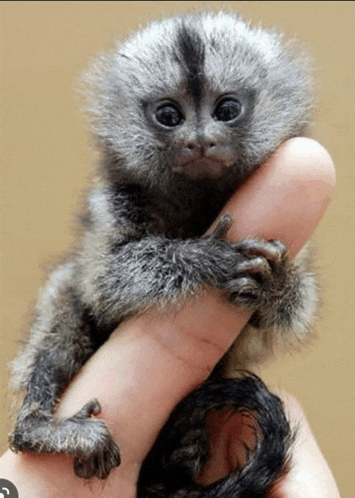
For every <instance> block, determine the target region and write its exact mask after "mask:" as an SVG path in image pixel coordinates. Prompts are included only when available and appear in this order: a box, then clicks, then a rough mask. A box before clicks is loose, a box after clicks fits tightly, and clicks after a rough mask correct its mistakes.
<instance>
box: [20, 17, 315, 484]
mask: <svg viewBox="0 0 355 498" xmlns="http://www.w3.org/2000/svg"><path fill="white" fill-rule="evenodd" d="M83 82H84V86H85V94H86V97H87V106H86V109H87V113H88V116H89V123H90V128H91V130H92V132H93V133H94V135H95V137H96V140H97V143H98V146H99V148H100V152H101V161H100V168H99V173H100V179H99V180H98V181H97V183H96V184H95V186H94V188H93V189H92V191H91V193H90V195H89V199H88V207H87V212H86V213H85V214H84V216H83V220H82V223H83V238H82V243H81V246H80V249H79V250H78V252H77V254H76V256H75V257H74V258H73V259H72V260H71V261H70V262H68V263H66V264H63V265H62V266H60V267H59V268H58V269H56V270H55V271H54V272H53V273H52V274H51V276H50V279H49V283H48V285H47V287H46V288H45V289H44V290H43V291H42V297H41V299H40V301H39V305H38V310H37V318H36V320H35V321H34V324H33V326H32V329H31V334H30V337H29V340H28V342H27V345H26V347H25V348H24V350H23V352H22V353H21V354H20V355H19V357H18V358H17V359H16V360H15V361H14V363H13V370H14V377H13V378H14V384H15V385H16V386H17V387H19V388H23V389H24V390H25V395H24V401H23V406H22V408H21V410H20V412H19V415H18V419H17V422H16V426H15V429H14V432H13V434H12V435H11V438H10V442H11V447H12V448H13V449H14V450H15V451H19V450H20V451H35V452H39V451H48V452H66V453H69V454H73V455H74V456H75V471H76V473H77V475H79V476H81V477H86V478H89V477H93V476H96V477H100V478H106V477H107V475H108V474H109V472H110V470H111V468H112V467H113V466H114V465H117V464H118V463H119V452H118V448H117V445H116V443H115V442H114V441H113V439H112V436H111V434H110V432H109V430H108V428H107V427H106V426H105V424H104V423H103V422H102V421H98V420H94V419H91V418H90V414H91V413H94V412H95V413H96V412H97V411H98V409H99V408H98V407H97V404H96V403H97V402H93V404H92V405H90V406H89V407H86V408H84V409H83V410H82V411H81V412H80V413H79V414H77V415H76V416H75V417H72V419H69V420H65V421H61V422H58V421H57V420H56V419H55V417H54V411H55V406H56V403H57V401H58V399H59V397H60V394H61V392H62V390H63V388H64V387H65V386H66V385H67V384H68V383H69V382H70V380H71V378H72V377H73V375H74V374H75V373H76V372H77V371H78V370H79V369H80V368H81V366H82V365H83V364H84V363H85V361H86V360H87V359H88V358H89V357H90V356H91V355H92V354H93V352H94V351H95V350H96V349H97V348H98V347H99V346H100V345H101V344H102V343H103V342H104V341H105V340H106V339H107V337H108V336H109V334H110V333H111V332H112V331H113V330H114V328H115V327H116V326H117V324H118V323H119V322H120V321H121V320H122V319H123V318H125V317H127V316H128V315H135V314H137V313H141V312H143V311H145V310H147V309H148V308H149V307H151V306H152V305H153V304H157V305H159V306H164V305H165V304H166V303H170V302H177V301H178V300H180V299H182V298H184V297H186V296H191V295H194V294H198V293H200V292H201V290H202V289H203V288H205V287H208V286H212V287H215V288H217V289H220V290H221V291H222V292H224V293H225V295H226V296H227V297H229V299H230V300H232V301H233V302H235V303H237V304H241V305H243V306H245V307H246V308H249V309H251V310H253V311H254V312H255V313H254V315H253V320H252V323H253V324H254V326H255V327H257V328H259V329H261V330H268V335H270V331H271V335H273V336H279V335H280V334H281V335H282V336H283V337H287V336H292V335H293V334H295V333H296V334H297V337H298V338H302V336H304V335H306V334H307V331H308V327H309V323H310V320H311V317H312V313H313V309H314V304H315V285H314V282H313V279H312V276H311V275H310V273H309V272H308V268H307V261H306V260H304V261H302V262H296V263H290V262H288V261H287V254H286V253H287V251H286V248H285V247H284V246H283V245H282V244H281V243H280V242H277V241H275V242H264V241H261V240H256V239H255V240H254V239H250V240H243V241H240V242H237V243H235V244H230V243H228V242H226V240H225V238H224V235H225V233H226V231H227V230H228V227H229V225H230V219H229V218H228V217H225V218H223V219H222V220H221V221H220V223H219V225H218V227H217V229H216V230H215V232H214V233H213V234H212V235H210V236H208V237H206V236H204V235H203V234H204V233H205V231H206V230H207V229H208V227H209V226H210V225H211V223H212V222H213V221H214V219H215V218H216V217H217V216H218V213H219V212H220V211H221V209H222V207H223V206H224V204H225V203H226V201H227V200H228V198H229V197H230V196H231V194H232V193H233V192H234V191H235V190H236V189H237V188H238V187H239V186H240V185H241V184H242V183H243V182H244V181H245V179H246V178H247V177H248V175H249V174H250V173H252V172H253V171H254V170H255V169H256V168H257V167H258V166H259V165H260V164H262V162H263V161H265V159H266V158H267V157H268V156H269V155H270V154H271V153H272V152H273V151H275V149H276V148H277V147H278V146H279V145H280V144H281V143H282V142H284V141H285V140H286V139H288V138H290V137H294V136H299V135H302V134H304V133H305V132H306V127H307V125H308V123H309V120H310V113H311V107H312V100H311V97H310V94H309V85H310V76H309V69H308V64H307V60H305V59H304V58H299V57H298V56H296V55H295V54H294V53H293V51H292V50H288V49H286V48H285V46H283V44H282V38H281V36H280V35H278V34H276V33H271V32H265V31H263V30H261V29H259V28H258V29H252V28H250V27H249V26H248V25H247V24H246V23H244V22H243V21H241V20H240V19H239V18H237V17H235V16H233V15H231V14H224V13H219V14H200V15H191V16H186V17H177V18H172V19H167V20H164V21H161V22H155V23H152V24H151V25H150V26H148V28H146V29H145V30H143V31H142V32H140V33H138V34H136V35H134V36H133V37H132V38H130V39H129V40H128V41H126V42H125V43H123V44H121V45H117V47H116V48H115V49H114V50H112V51H111V52H110V53H108V54H105V55H102V56H101V57H99V59H98V60H97V61H96V62H95V63H94V64H93V66H92V68H91V69H90V70H89V71H88V72H87V73H86V74H85V75H84V77H83ZM226 95H227V96H233V98H234V100H235V99H237V101H238V104H235V105H238V106H240V109H241V112H240V114H239V115H238V116H237V117H236V118H235V119H234V120H229V121H228V122H226V121H225V120H221V119H220V118H217V117H216V116H217V114H216V113H217V108H218V106H219V105H220V103H221V102H223V98H224V96H226ZM167 102H170V103H172V104H173V105H174V106H176V108H177V109H178V110H179V112H180V115H181V116H183V119H184V120H183V121H181V122H180V123H179V125H177V126H174V127H167V126H164V125H162V124H161V123H159V121H158V120H157V119H158V118H157V113H156V111H157V109H159V108H160V106H161V105H162V103H167ZM220 115H221V114H219V116H220ZM223 119H225V118H223ZM260 335H263V334H262V333H261V334H260ZM249 356H253V354H252V351H251V354H250V355H249ZM95 410H96V411H95ZM73 427H78V432H77V433H76V430H74V429H73ZM80 431H82V433H81V432H80ZM80 434H81V435H80Z"/></svg>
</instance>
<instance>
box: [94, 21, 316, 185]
mask: <svg viewBox="0 0 355 498" xmlns="http://www.w3.org/2000/svg"><path fill="white" fill-rule="evenodd" d="M87 80H88V82H89V86H90V90H91V91H90V93H89V100H90V99H91V102H90V103H91V106H90V109H89V110H90V112H91V118H92V123H93V129H94V132H95V134H96V135H97V136H98V137H99V140H100V142H101V144H103V147H104V149H105V150H106V151H107V153H108V154H109V155H110V158H111V160H110V162H109V164H110V168H111V169H114V168H115V172H116V173H117V175H118V176H120V175H122V174H124V175H125V176H126V177H127V175H128V176H130V177H131V178H132V179H133V180H134V181H139V182H145V183H146V184H153V183H155V184H156V183H157V182H158V183H159V182H161V184H162V185H163V184H165V185H166V183H167V182H174V181H176V179H177V178H183V179H184V180H187V181H190V182H192V183H194V182H196V181H197V182H198V181H200V180H202V181H206V179H213V180H215V179H219V178H221V177H223V178H225V179H229V178H231V179H234V180H235V179H236V178H238V179H239V182H240V183H241V182H242V181H243V179H244V178H245V176H246V175H247V174H249V173H250V172H251V171H252V170H253V169H254V168H255V167H257V166H258V165H260V164H261V162H262V161H264V160H265V159H266V157H267V156H268V155H269V154H270V153H271V152H273V151H274V150H275V149H276V148H277V146H278V145H279V144H280V143H281V142H282V141H284V140H286V139H287V138H289V137H291V136H295V135H297V134H301V133H302V132H303V131H304V128H305V126H306V125H307V124H308V121H309V114H310V113H309V111H310V106H311V100H310V97H309V93H308V71H307V64H306V63H305V62H304V61H303V59H302V60H298V59H296V58H295V56H294V55H293V53H292V52H289V51H287V50H286V49H284V47H283V46H282V44H281V38H280V36H278V35H276V34H274V33H267V32H265V31H262V30H260V29H251V28H249V26H248V25H247V24H246V23H244V22H243V21H241V20H239V19H238V18H237V17H235V16H233V15H228V14H223V13H220V14H217V15H213V14H202V15H192V16H187V17H182V18H172V19H167V20H164V21H161V22H157V23H153V24H152V25H150V26H149V27H148V28H146V29H145V30H144V31H142V32H140V33H138V34H136V35H135V36H134V37H133V38H131V39H130V40H128V41H127V42H126V43H125V44H123V45H122V46H120V47H118V48H117V50H116V51H113V52H112V53H110V54H108V55H106V56H105V57H103V58H101V60H99V61H98V63H97V64H96V66H94V68H93V70H92V71H91V72H89V73H88V78H87ZM112 159H113V160H112Z"/></svg>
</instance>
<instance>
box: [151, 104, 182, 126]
mask: <svg viewBox="0 0 355 498" xmlns="http://www.w3.org/2000/svg"><path fill="white" fill-rule="evenodd" d="M155 119H156V120H157V121H158V123H160V124H162V125H163V126H167V127H168V128H174V127H175V126H179V124H181V123H182V122H183V121H184V116H183V115H182V114H181V112H180V110H179V109H178V108H177V107H176V106H174V105H173V104H164V105H162V106H160V107H159V108H158V109H157V110H156V112H155Z"/></svg>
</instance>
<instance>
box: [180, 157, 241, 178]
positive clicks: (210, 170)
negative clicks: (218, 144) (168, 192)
mask: <svg viewBox="0 0 355 498" xmlns="http://www.w3.org/2000/svg"><path fill="white" fill-rule="evenodd" d="M231 165H232V161H231V162H225V161H218V160H216V159H210V158H208V157H201V158H199V159H197V160H194V161H189V162H186V163H184V164H176V165H175V166H174V167H173V172H174V173H178V174H180V175H184V176H186V177H187V178H190V179H191V180H198V179H201V178H218V177H220V176H223V175H224V174H225V173H226V172H227V171H228V169H229V168H230V166H231Z"/></svg>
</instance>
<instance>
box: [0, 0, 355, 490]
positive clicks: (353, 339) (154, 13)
mask: <svg viewBox="0 0 355 498" xmlns="http://www.w3.org/2000/svg"><path fill="white" fill-rule="evenodd" d="M196 8H198V9H200V8H210V9H213V10H220V9H226V10H233V11H236V12H239V13H241V14H242V16H243V17H244V18H246V19H249V18H250V19H251V20H252V22H253V23H259V22H261V23H262V25H263V26H265V27H271V26H276V27H278V28H279V29H280V30H281V31H283V32H284V33H285V35H286V36H287V37H291V38H292V37H294V36H295V37H296V38H297V39H299V40H301V41H303V42H304V44H305V45H306V46H307V47H308V49H309V50H310V52H311V54H312V56H313V58H314V66H315V68H316V70H317V72H316V74H317V79H318V89H317V96H318V99H319V103H318V106H317V113H316V115H315V119H314V126H313V127H312V130H311V134H312V136H313V137H314V138H316V139H317V140H318V141H320V142H321V143H322V144H323V145H324V146H325V147H326V148H327V149H328V150H329V152H330V153H331V155H332V157H333V159H334V162H335V165H336V167H337V189H336V192H335V195H334V196H333V201H332V203H331V205H330V207H329V209H328V211H327V212H326V214H325V216H324V217H323V219H322V221H321V224H320V225H319V227H318V228H317V231H316V233H315V235H314V241H315V244H316V246H317V248H318V251H317V266H318V268H319V273H320V277H321V278H320V280H321V285H322V301H323V306H322V309H321V312H320V319H319V320H318V322H317V324H316V326H315V329H316V333H317V335H318V339H317V340H316V341H314V343H313V344H312V346H311V347H310V348H308V349H306V350H304V351H303V352H302V353H301V354H292V355H291V354H290V355H287V356H285V357H282V358H278V359H277V360H276V361H274V362H272V363H267V364H265V365H263V366H262V367H259V368H258V369H257V370H256V371H257V373H258V374H260V375H261V376H262V377H263V379H264V380H265V381H266V382H267V383H269V385H270V386H273V387H277V388H281V387H282V388H284V389H286V390H287V391H289V392H290V393H292V394H293V395H295V396H296V397H297V399H298V400H299V401H300V403H301V404H302V406H303V408H304V409H305V411H306V413H307V416H308V418H309V421H310V424H311V426H312V428H313V430H314V433H315V435H316V437H317V439H318V441H319V444H320V446H321V449H322V451H323V453H324V455H325V457H326V459H327V460H328V462H329V464H330V466H331V468H332V470H333V472H334V474H335V477H336V479H337V482H338V485H339V487H340V490H341V492H342V494H343V496H344V497H350V496H354V495H353V493H354V484H355V480H354V460H355V449H354V447H355V437H354V434H355V417H354V414H355V396H354V392H355V382H354V381H355V373H354V353H355V334H354V323H355V286H354V280H355V258H354V244H355V188H354V187H355V168H354V156H355V153H354V148H355V147H354V143H355V132H354V120H355V98H354V89H355V34H354V32H355V30H354V27H355V2H339V1H338V2H264V1H262V2H258V1H256V2H223V3H222V2H105V1H100V2H97V1H93V2H66V1H64V2H63V1H61V2H21V1H19V2H1V3H0V14H1V49H2V55H1V90H2V105H1V121H2V129H1V140H2V145H1V163H2V164H1V167H2V170H1V177H0V178H1V203H2V206H1V252H0V255H1V299H0V306H1V310H0V312H1V334H0V398H1V400H2V403H1V404H0V450H1V451H3V450H5V448H6V440H7V432H8V430H9V420H8V413H9V407H10V403H11V396H10V393H9V390H8V368H7V363H8V362H9V360H10V359H11V358H12V357H13V356H14V355H15V353H16V350H17V348H18V343H19V341H20V339H21V337H25V334H26V329H27V325H28V322H29V321H30V317H31V310H33V308H34V305H35V301H36V297H37V293H38V289H39V287H40V285H41V284H42V283H43V282H44V280H45V275H46V270H48V268H50V267H52V266H53V264H54V263H55V262H56V261H57V260H59V256H60V254H63V252H65V251H66V249H67V248H68V247H69V246H70V245H71V244H72V243H73V240H74V232H73V230H72V228H73V226H74V214H75V213H76V212H77V209H78V206H79V205H80V199H81V198H82V192H83V189H85V188H86V186H87V184H88V178H90V175H91V174H92V171H93V162H94V159H95V155H94V153H93V151H92V149H91V148H90V143H89V140H88V135H87V133H86V131H85V126H84V124H83V122H82V119H81V116H80V113H79V111H78V102H77V99H76V97H75V88H76V81H77V76H78V74H79V73H80V71H81V70H82V69H85V68H86V66H87V61H88V58H89V57H90V56H93V55H96V54H97V53H98V52H99V51H100V50H102V49H105V48H108V47H110V46H111V45H112V41H113V40H115V39H117V38H124V37H126V35H127V34H129V33H131V32H132V31H133V30H135V29H137V28H138V27H139V26H140V25H144V24H145V23H146V22H147V21H149V20H152V19H155V18H160V17H163V16H166V15H169V14H172V13H178V12H183V11H187V10H192V9H196ZM0 474H1V472H0ZM0 477H1V476H0Z"/></svg>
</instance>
